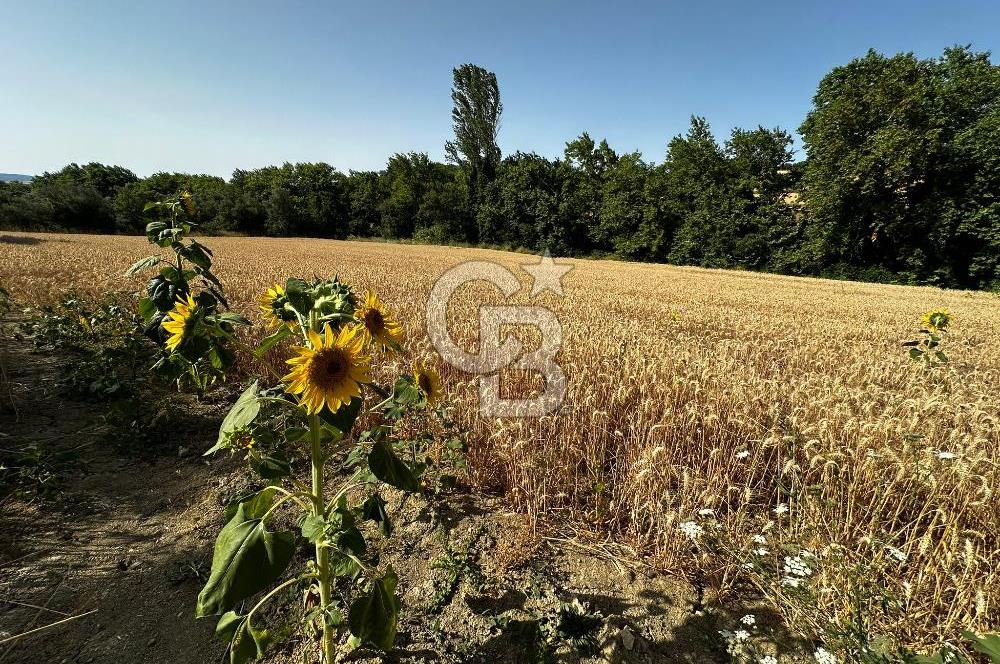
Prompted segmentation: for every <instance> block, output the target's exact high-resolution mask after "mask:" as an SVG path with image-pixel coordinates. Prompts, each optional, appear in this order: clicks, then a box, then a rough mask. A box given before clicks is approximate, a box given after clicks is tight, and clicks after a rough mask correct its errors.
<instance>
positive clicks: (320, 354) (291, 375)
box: [282, 325, 372, 415]
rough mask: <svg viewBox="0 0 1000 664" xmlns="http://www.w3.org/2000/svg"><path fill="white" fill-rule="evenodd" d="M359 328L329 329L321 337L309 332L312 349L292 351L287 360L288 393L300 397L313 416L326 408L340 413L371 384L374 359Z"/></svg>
mask: <svg viewBox="0 0 1000 664" xmlns="http://www.w3.org/2000/svg"><path fill="white" fill-rule="evenodd" d="M357 333H358V328H357V327H353V326H351V327H349V326H346V325H345V326H344V327H342V328H340V331H339V332H334V331H333V330H332V329H331V328H330V326H329V325H326V326H325V328H324V330H323V335H322V336H320V335H319V334H317V333H316V332H314V331H313V330H309V334H308V337H309V345H308V346H302V347H298V348H293V349H292V350H293V351H294V352H295V357H293V358H292V359H290V360H288V361H287V362H288V364H289V365H290V366H291V367H292V370H291V371H289V372H288V374H287V375H286V376H285V377H284V378H283V379H282V380H284V381H285V382H286V383H288V385H287V386H286V387H285V391H287V392H288V393H289V394H295V395H298V397H299V403H300V404H302V405H303V406H305V409H306V412H307V413H309V414H310V415H315V414H316V413H318V412H320V411H321V410H323V406H324V405H325V406H326V407H327V408H329V409H330V411H331V412H337V410H339V409H340V407H341V406H342V405H344V404H347V403H350V401H351V399H352V398H353V397H360V396H361V384H362V383H369V382H371V361H372V359H371V358H370V357H368V356H367V355H365V354H364V348H363V346H362V343H361V338H360V337H359V336H358V334H357Z"/></svg>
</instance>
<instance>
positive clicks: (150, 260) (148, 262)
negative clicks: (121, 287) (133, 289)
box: [125, 256, 161, 277]
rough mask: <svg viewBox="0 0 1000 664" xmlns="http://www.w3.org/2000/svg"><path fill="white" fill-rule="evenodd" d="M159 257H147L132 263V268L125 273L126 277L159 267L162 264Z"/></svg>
mask: <svg viewBox="0 0 1000 664" xmlns="http://www.w3.org/2000/svg"><path fill="white" fill-rule="evenodd" d="M160 260H161V259H160V257H159V256H146V257H145V258H141V259H139V260H137V261H136V262H135V263H132V267H130V268H129V269H128V270H126V271H125V276H126V277H131V276H133V275H134V274H135V273H136V272H142V271H143V270H148V269H149V268H151V267H153V266H154V265H158V264H159V262H160Z"/></svg>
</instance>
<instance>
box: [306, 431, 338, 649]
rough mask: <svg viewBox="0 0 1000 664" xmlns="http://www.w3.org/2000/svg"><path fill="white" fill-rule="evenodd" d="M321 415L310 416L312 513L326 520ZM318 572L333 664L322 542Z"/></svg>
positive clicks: (324, 638) (326, 642)
mask: <svg viewBox="0 0 1000 664" xmlns="http://www.w3.org/2000/svg"><path fill="white" fill-rule="evenodd" d="M320 427H321V424H320V420H319V415H310V416H309V440H310V443H311V444H312V454H311V457H312V512H313V516H318V517H319V518H321V519H324V518H325V517H326V515H325V514H324V511H325V510H324V504H323V503H324V501H323V449H322V447H321V443H320ZM316 570H317V577H318V581H319V605H320V610H321V611H320V613H321V614H322V616H323V618H322V620H323V628H322V629H323V636H322V642H323V660H324V661H325V662H326V664H333V662H334V655H335V654H336V650H335V646H334V643H333V635H332V634H331V633H330V629H329V627H328V625H327V611H328V610H329V606H330V554H329V551H328V549H327V548H326V546H324V545H323V544H322V543H321V542H317V543H316Z"/></svg>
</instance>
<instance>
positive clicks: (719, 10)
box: [0, 0, 1000, 176]
mask: <svg viewBox="0 0 1000 664" xmlns="http://www.w3.org/2000/svg"><path fill="white" fill-rule="evenodd" d="M491 5H492V6H488V5H487V4H486V3H474V2H469V1H465V2H433V1H430V0H427V1H414V0H410V1H399V2H358V1H357V0H355V1H353V2H350V3H339V2H338V3H334V2H309V3H306V2H274V1H273V0H272V1H269V2H256V1H254V0H243V1H241V2H213V1H210V0H202V1H201V2H197V3H195V2H162V1H161V2H155V3H154V2H145V1H143V0H131V1H129V2H119V1H117V0H116V1H111V0H102V1H100V2H95V3H85V2H80V1H78V2H50V1H46V0H0V172H14V173H29V174H34V173H39V172H42V171H45V170H55V169H58V168H60V167H62V166H63V165H64V164H66V163H68V162H70V161H77V162H87V161H101V162H105V163H115V164H121V165H124V166H127V167H129V168H131V169H132V170H134V171H135V172H136V173H138V174H139V175H148V174H150V173H152V172H155V171H158V170H178V171H187V172H206V173H213V174H217V175H222V176H228V175H229V174H230V173H231V172H232V170H233V169H234V168H238V167H239V168H253V167H258V166H264V165H268V164H274V163H281V162H284V161H327V162H329V163H331V164H333V165H335V166H336V167H338V168H341V169H343V170H347V169H370V168H371V169H374V168H381V167H382V166H383V165H384V164H385V161H386V158H387V157H388V156H389V155H390V154H392V153H394V152H400V151H411V150H414V151H424V152H427V153H429V154H430V155H431V157H433V158H438V159H440V158H442V157H443V145H444V142H445V140H447V139H448V138H449V136H450V135H451V120H450V115H449V114H450V109H451V100H450V98H449V90H450V85H451V68H452V67H454V66H455V65H457V64H460V63H463V62H474V63H476V64H479V65H482V66H484V67H486V68H488V69H491V70H492V71H494V72H496V74H497V76H498V78H499V81H500V89H501V96H502V98H503V102H504V115H503V122H502V128H501V132H500V145H501V148H502V150H503V152H504V154H508V153H511V152H514V151H516V150H523V151H536V152H538V153H540V154H543V155H546V156H549V157H556V156H559V155H561V154H562V150H563V146H564V144H565V142H566V141H567V140H569V139H571V138H572V137H574V136H576V135H578V134H579V133H580V132H582V131H588V132H590V134H591V136H593V137H595V138H600V137H606V138H607V139H608V141H609V142H610V143H611V145H612V146H613V147H615V148H616V149H617V150H619V151H631V150H640V151H641V152H642V153H643V155H644V156H645V157H646V159H648V160H653V161H660V160H662V158H663V155H664V152H665V148H666V144H667V141H668V140H669V139H670V137H671V136H673V135H675V134H677V133H681V132H683V131H685V129H686V127H687V123H688V118H689V116H690V115H691V114H699V115H704V116H706V117H707V118H708V119H709V121H710V123H711V124H712V127H713V129H714V130H715V132H716V135H717V136H720V137H724V136H725V135H726V134H728V133H729V131H730V130H731V129H732V128H733V127H734V126H742V127H755V126H756V125H758V124H763V125H765V126H769V127H771V126H776V125H777V126H781V127H784V128H786V129H788V130H791V131H794V130H795V129H796V128H797V127H798V126H799V124H800V123H801V121H802V118H803V117H804V115H805V113H806V112H807V111H808V109H809V106H810V100H811V98H812V95H813V93H814V91H815V88H816V84H817V82H818V81H819V79H820V78H821V77H822V75H823V74H824V73H826V72H827V71H829V70H830V68H832V67H833V66H835V65H838V64H842V63H845V62H847V61H848V60H850V59H851V58H853V57H857V56H860V55H863V54H864V53H865V51H866V50H867V49H868V48H869V47H874V48H876V49H878V50H881V51H884V52H887V53H894V52H897V51H914V52H915V53H917V54H918V55H921V56H935V55H939V54H940V53H941V51H942V50H943V48H944V47H946V46H949V45H952V44H956V43H961V44H965V43H971V44H972V45H973V47H974V48H976V49H977V50H993V51H996V52H997V53H998V54H1000V43H998V42H1000V29H998V26H1000V3H997V2H990V1H985V0H983V1H979V2H971V1H970V2H962V1H956V2H943V1H938V2H920V1H918V0H907V1H905V2H897V1H893V2H830V1H829V0H826V1H824V2H813V1H806V0H798V1H789V2H747V1H745V0H744V1H740V2H736V1H728V2H722V1H714V0H699V1H698V2H648V3H637V2H608V1H607V0H605V1H604V2H546V1H544V0H536V1H535V2H523V3H522V2H503V3H500V2H497V3H491ZM996 61H997V56H994V62H996Z"/></svg>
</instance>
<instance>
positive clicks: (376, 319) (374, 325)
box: [365, 309, 385, 332]
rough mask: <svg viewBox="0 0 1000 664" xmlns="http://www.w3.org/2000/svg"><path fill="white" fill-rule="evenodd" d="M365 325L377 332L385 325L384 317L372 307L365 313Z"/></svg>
mask: <svg viewBox="0 0 1000 664" xmlns="http://www.w3.org/2000/svg"><path fill="white" fill-rule="evenodd" d="M365 325H366V326H367V327H368V329H369V330H372V331H373V332H379V331H381V330H382V328H383V327H385V319H384V318H383V317H382V312H381V311H379V310H377V309H372V310H371V311H369V312H368V313H366V314H365Z"/></svg>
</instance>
